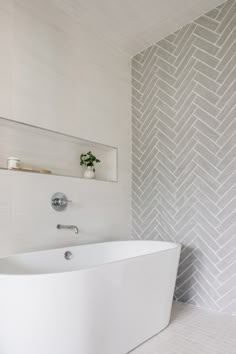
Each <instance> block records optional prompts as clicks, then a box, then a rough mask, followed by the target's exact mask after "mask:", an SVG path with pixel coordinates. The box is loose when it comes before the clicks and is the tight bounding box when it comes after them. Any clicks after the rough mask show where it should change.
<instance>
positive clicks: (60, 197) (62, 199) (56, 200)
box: [51, 193, 72, 211]
mask: <svg viewBox="0 0 236 354" xmlns="http://www.w3.org/2000/svg"><path fill="white" fill-rule="evenodd" d="M71 202H72V200H68V199H67V197H66V196H65V194H63V193H55V194H53V196H52V199H51V205H52V207H53V209H55V210H57V211H62V210H64V209H65V208H66V207H67V204H68V203H71Z"/></svg>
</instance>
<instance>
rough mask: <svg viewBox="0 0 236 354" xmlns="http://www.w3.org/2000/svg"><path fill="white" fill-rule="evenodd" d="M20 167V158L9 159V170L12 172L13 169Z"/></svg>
mask: <svg viewBox="0 0 236 354" xmlns="http://www.w3.org/2000/svg"><path fill="white" fill-rule="evenodd" d="M19 167H20V159H19V158H18V157H8V159H7V168H8V170H12V169H13V168H19Z"/></svg>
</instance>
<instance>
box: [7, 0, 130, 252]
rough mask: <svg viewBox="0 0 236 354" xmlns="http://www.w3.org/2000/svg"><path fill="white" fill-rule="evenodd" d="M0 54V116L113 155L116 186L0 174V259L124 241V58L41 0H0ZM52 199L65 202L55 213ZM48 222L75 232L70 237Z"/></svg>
mask: <svg viewBox="0 0 236 354" xmlns="http://www.w3.org/2000/svg"><path fill="white" fill-rule="evenodd" d="M6 3H7V4H6ZM0 46H1V53H4V55H3V57H1V56H0V77H1V80H0V116H4V117H6V118H12V119H14V120H18V121H22V122H25V123H29V124H33V125H36V126H41V127H44V128H48V129H51V130H55V131H59V132H62V133H66V134H70V135H74V136H78V137H80V138H84V139H88V140H92V141H97V142H100V143H103V144H107V145H111V146H116V147H118V166H119V167H118V183H108V182H98V181H84V180H77V179H73V178H61V177H58V178H57V177H54V176H39V175H34V174H31V175H30V174H23V173H22V174H15V175H11V173H10V172H9V171H1V172H0V196H1V194H2V195H4V197H2V198H1V197H0V205H2V206H1V208H0V223H1V229H0V254H1V255H5V254H8V253H12V252H22V251H28V250H32V249H42V248H48V247H57V246H61V245H64V244H69V243H76V242H86V243H87V242H94V241H101V240H104V239H115V238H128V237H129V234H130V190H131V188H130V161H131V157H130V154H131V118H130V117H131V114H130V95H131V92H130V63H129V60H128V58H127V57H126V56H125V55H124V54H123V53H120V52H119V51H118V50H116V49H114V48H112V47H111V46H108V45H107V44H106V43H105V42H102V41H101V40H100V38H96V35H94V33H93V34H91V33H90V32H89V31H88V30H87V29H86V28H84V27H83V26H81V25H80V24H78V23H77V22H75V20H73V19H72V18H70V16H68V15H66V14H64V13H63V12H62V11H61V10H59V9H58V8H57V7H56V6H55V5H53V3H52V2H51V1H41V0H34V1H31V0H9V1H7V2H6V1H3V0H0ZM57 191H61V192H64V193H66V194H67V195H68V198H70V199H73V200H74V204H73V205H72V206H70V207H69V208H68V210H67V211H65V213H62V214H56V213H55V212H54V211H53V210H51V208H50V205H49V201H50V197H51V195H52V194H53V193H54V192H57ZM11 195H12V196H11ZM57 222H61V223H68V224H69V223H73V224H78V226H79V227H80V228H81V233H80V235H79V238H78V239H76V238H75V236H74V235H73V234H72V233H70V232H69V233H66V232H64V231H62V232H57V230H56V229H55V226H56V223H57ZM77 240H78V241H77Z"/></svg>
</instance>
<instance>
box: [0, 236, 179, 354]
mask: <svg viewBox="0 0 236 354" xmlns="http://www.w3.org/2000/svg"><path fill="white" fill-rule="evenodd" d="M66 251H70V252H71V253H72V255H70V254H69V258H71V256H73V258H71V259H69V260H67V259H65V252H66ZM179 254H180V246H179V245H177V244H174V243H167V242H158V241H120V242H107V243H100V244H92V245H85V246H76V247H68V248H61V249H55V250H49V251H42V252H33V253H28V254H19V255H14V256H10V257H7V258H2V259H1V260H0V353H1V354H125V353H128V352H129V351H130V350H132V349H133V348H135V347H136V346H138V345H139V344H141V343H142V342H144V341H145V340H147V339H148V338H150V337H152V336H153V335H155V334H156V333H158V332H160V331H161V330H162V329H163V328H165V327H166V326H167V325H168V323H169V318H170V311H171V305H172V298H173V292H174V287H175V280H176V273H177V268H178V262H179Z"/></svg>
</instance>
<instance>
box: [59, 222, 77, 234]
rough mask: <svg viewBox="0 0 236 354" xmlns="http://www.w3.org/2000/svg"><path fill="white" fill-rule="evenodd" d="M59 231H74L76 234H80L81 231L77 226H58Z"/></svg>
mask: <svg viewBox="0 0 236 354" xmlns="http://www.w3.org/2000/svg"><path fill="white" fill-rule="evenodd" d="M57 229H65V230H74V232H75V233H76V234H78V233H79V229H78V227H77V226H75V225H61V224H58V225H57Z"/></svg>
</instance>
